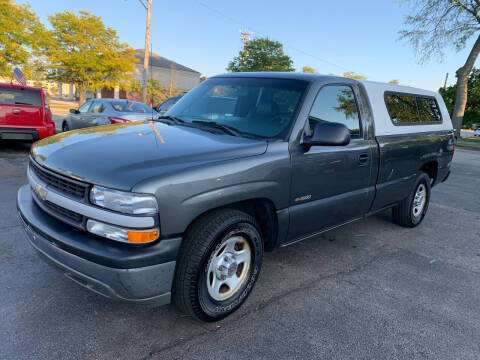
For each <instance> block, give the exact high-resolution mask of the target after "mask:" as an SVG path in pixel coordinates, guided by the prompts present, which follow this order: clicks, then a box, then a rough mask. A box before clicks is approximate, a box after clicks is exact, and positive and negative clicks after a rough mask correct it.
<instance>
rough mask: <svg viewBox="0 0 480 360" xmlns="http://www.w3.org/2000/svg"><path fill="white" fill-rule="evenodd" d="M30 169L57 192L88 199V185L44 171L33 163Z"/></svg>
mask: <svg viewBox="0 0 480 360" xmlns="http://www.w3.org/2000/svg"><path fill="white" fill-rule="evenodd" d="M30 168H31V169H32V171H33V172H34V174H35V175H37V177H38V178H39V179H40V180H42V181H43V182H45V183H46V184H47V185H49V186H51V187H53V188H55V189H56V190H58V191H60V192H62V193H64V194H65V195H68V196H70V197H74V198H76V199H85V198H86V196H87V191H88V184H85V183H82V182H80V181H76V180H73V179H69V178H67V177H64V176H61V175H58V174H55V173H54V172H52V171H49V170H45V169H42V168H41V167H40V166H38V165H36V164H35V163H34V162H33V161H30Z"/></svg>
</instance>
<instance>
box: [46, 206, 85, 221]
mask: <svg viewBox="0 0 480 360" xmlns="http://www.w3.org/2000/svg"><path fill="white" fill-rule="evenodd" d="M43 203H44V204H45V206H46V207H48V208H49V209H50V210H52V211H54V212H57V213H58V214H60V215H62V216H65V217H66V218H68V219H70V220H72V221H75V222H76V223H79V224H81V223H82V222H83V216H82V215H80V214H77V213H76V212H73V211H70V210H68V209H65V208H63V207H61V206H58V205H57V204H54V203H52V202H50V201H46V200H45V201H44V202H43Z"/></svg>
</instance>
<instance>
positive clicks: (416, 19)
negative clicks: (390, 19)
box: [400, 0, 480, 62]
mask: <svg viewBox="0 0 480 360" xmlns="http://www.w3.org/2000/svg"><path fill="white" fill-rule="evenodd" d="M405 2H410V3H411V4H412V5H413V11H414V14H413V15H409V16H407V17H406V18H405V25H406V29H404V30H402V31H400V35H401V38H402V39H405V40H407V41H409V42H410V43H411V44H412V45H413V47H414V48H415V50H416V51H417V54H418V55H419V57H420V61H421V62H425V61H428V60H429V59H430V58H431V57H433V56H438V57H443V56H444V49H445V48H446V47H453V48H455V49H456V50H457V51H458V50H462V49H463V48H464V47H465V45H466V42H467V40H468V39H469V38H470V37H471V36H472V35H473V34H475V33H476V32H477V31H478V30H479V29H480V14H479V12H480V2H479V1H476V0H474V1H472V0H406V1H405Z"/></svg>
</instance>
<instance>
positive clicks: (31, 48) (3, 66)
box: [0, 0, 46, 78]
mask: <svg viewBox="0 0 480 360" xmlns="http://www.w3.org/2000/svg"><path fill="white" fill-rule="evenodd" d="M45 41H46V32H45V28H44V26H43V25H42V24H41V23H40V21H39V20H38V17H37V15H35V13H33V12H32V11H31V10H30V6H29V5H27V4H24V5H19V4H16V3H15V2H14V1H12V0H0V76H11V74H12V68H13V67H14V66H20V67H22V68H23V67H24V66H25V65H26V64H27V63H28V60H29V59H30V56H31V54H32V53H33V52H36V51H37V50H39V48H40V47H41V46H42V44H43V43H44V42H45ZM26 75H28V73H26ZM27 78H28V76H27Z"/></svg>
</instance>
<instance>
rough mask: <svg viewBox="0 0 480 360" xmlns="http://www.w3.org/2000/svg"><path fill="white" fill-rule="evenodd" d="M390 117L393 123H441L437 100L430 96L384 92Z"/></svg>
mask: <svg viewBox="0 0 480 360" xmlns="http://www.w3.org/2000/svg"><path fill="white" fill-rule="evenodd" d="M385 105H386V106H387V110H388V114H389V115H390V119H391V120H392V122H393V123H394V124H395V125H417V124H432V123H441V122H442V116H441V114H440V109H439V107H438V104H437V101H436V100H435V99H434V98H431V97H425V96H415V95H408V94H391V93H387V94H385Z"/></svg>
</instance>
